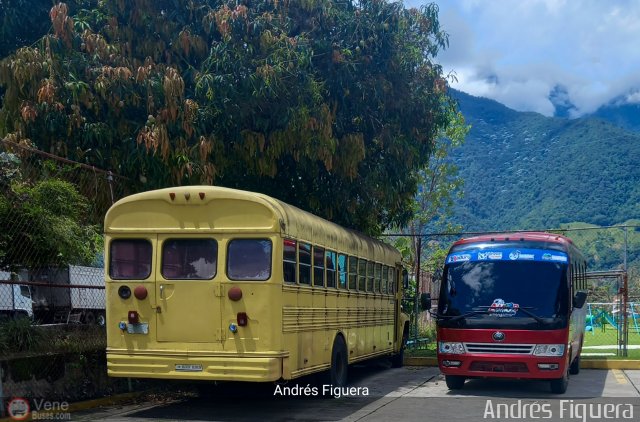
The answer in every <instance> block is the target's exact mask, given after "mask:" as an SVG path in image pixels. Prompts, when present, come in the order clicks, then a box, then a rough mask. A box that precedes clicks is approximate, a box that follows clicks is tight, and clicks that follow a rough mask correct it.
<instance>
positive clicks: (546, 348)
mask: <svg viewBox="0 0 640 422" xmlns="http://www.w3.org/2000/svg"><path fill="white" fill-rule="evenodd" d="M563 354H564V344H536V347H535V349H533V355H534V356H562V355H563Z"/></svg>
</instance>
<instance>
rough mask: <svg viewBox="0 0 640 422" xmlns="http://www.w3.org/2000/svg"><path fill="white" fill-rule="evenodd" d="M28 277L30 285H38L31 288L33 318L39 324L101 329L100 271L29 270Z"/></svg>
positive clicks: (72, 268) (77, 268) (76, 268)
mask: <svg viewBox="0 0 640 422" xmlns="http://www.w3.org/2000/svg"><path fill="white" fill-rule="evenodd" d="M28 275H29V277H28V280H29V281H31V282H34V283H38V284H35V285H32V286H31V298H32V300H33V318H34V319H35V320H36V321H37V322H38V323H40V324H52V323H54V324H57V323H62V324H66V323H83V324H98V325H104V322H105V313H104V308H105V298H104V269H103V268H96V267H83V266H77V265H69V266H67V267H42V268H35V269H30V270H29V272H28ZM74 286H81V287H75V288H74ZM93 286H95V288H92V287H93Z"/></svg>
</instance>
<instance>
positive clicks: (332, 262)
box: [325, 251, 337, 287]
mask: <svg viewBox="0 0 640 422" xmlns="http://www.w3.org/2000/svg"><path fill="white" fill-rule="evenodd" d="M325 261H326V266H327V287H336V268H337V265H336V253H335V252H333V251H327V252H325Z"/></svg>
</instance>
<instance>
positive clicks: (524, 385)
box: [73, 363, 640, 422]
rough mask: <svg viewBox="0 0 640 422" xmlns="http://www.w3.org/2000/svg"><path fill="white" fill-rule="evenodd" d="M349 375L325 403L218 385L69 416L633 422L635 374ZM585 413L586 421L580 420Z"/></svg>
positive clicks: (293, 387)
mask: <svg viewBox="0 0 640 422" xmlns="http://www.w3.org/2000/svg"><path fill="white" fill-rule="evenodd" d="M349 375H350V379H351V383H352V384H351V385H352V386H353V387H354V389H352V390H351V391H350V392H351V393H354V394H355V396H349V397H341V398H337V399H336V398H333V399H331V398H327V397H321V396H322V391H321V390H320V389H318V390H317V396H314V395H313V390H311V391H310V390H306V391H307V393H309V395H307V396H305V395H304V390H300V388H302V389H303V388H304V387H306V386H307V382H311V380H303V381H304V382H302V383H299V384H286V385H284V386H281V387H278V388H279V389H278V390H276V387H275V386H273V385H269V386H263V387H262V388H256V387H254V386H251V385H249V386H247V385H246V384H244V385H242V384H240V385H225V386H223V387H219V388H217V389H216V390H215V391H211V392H209V393H208V394H202V393H201V394H196V393H195V389H194V388H191V390H192V391H193V392H192V393H189V392H187V393H186V394H185V395H184V397H182V398H180V399H176V400H173V401H170V402H167V403H157V402H155V403H143V404H138V405H129V406H122V407H111V408H106V409H98V410H93V411H87V412H84V413H80V414H74V415H73V416H74V417H73V420H87V421H88V420H107V421H125V422H134V421H144V422H149V421H155V420H190V421H254V420H267V421H298V420H299V421H337V420H344V421H351V422H355V421H362V422H372V421H389V420H396V421H402V422H405V421H421V422H422V421H431V420H435V421H438V420H440V421H447V422H449V421H465V422H469V421H476V420H483V419H487V420H510V419H513V420H519V421H522V420H525V421H526V420H536V421H539V420H541V419H542V420H565V421H567V420H568V421H571V420H574V421H575V420H579V421H583V420H602V419H604V416H605V415H607V416H610V415H614V416H615V414H611V413H606V414H605V412H611V411H614V412H615V411H617V412H618V414H617V417H614V418H613V419H614V420H615V419H618V420H624V419H625V417H626V416H629V415H630V413H629V412H631V416H632V417H633V420H640V371H623V370H610V371H606V370H584V369H583V370H582V371H581V372H580V374H579V375H575V376H572V378H571V381H570V384H569V389H568V391H567V393H566V394H564V395H562V396H558V395H553V394H551V393H550V392H549V384H548V383H547V382H537V381H510V380H468V381H467V383H466V384H465V387H464V389H463V390H460V391H457V392H455V393H453V392H450V391H449V390H448V389H447V387H446V385H445V383H444V379H443V377H442V375H440V373H439V371H438V369H437V368H427V367H420V368H417V367H405V368H399V369H391V368H388V366H385V365H384V364H383V363H379V364H376V365H369V366H362V367H355V368H350V374H349ZM191 387H193V386H191ZM180 388H185V387H184V386H182V387H180ZM287 388H288V389H287ZM358 388H359V389H358ZM186 389H187V391H188V390H189V386H188V385H187V387H186ZM365 389H366V391H365ZM278 392H282V393H283V395H280V394H278ZM274 393H275V395H274ZM284 393H293V394H298V395H297V396H290V395H289V396H286V395H284ZM328 395H329V394H328V392H327V396H328ZM589 411H591V412H592V414H593V415H594V416H598V413H597V412H600V418H590V417H589V414H588V412H589ZM518 412H519V413H518ZM584 413H586V418H583V417H582V415H583V414H584ZM536 417H538V418H536ZM610 419H611V418H610Z"/></svg>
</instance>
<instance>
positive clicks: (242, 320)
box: [237, 312, 249, 327]
mask: <svg viewBox="0 0 640 422" xmlns="http://www.w3.org/2000/svg"><path fill="white" fill-rule="evenodd" d="M237 320H238V325H239V326H240V327H246V325H247V324H248V323H249V317H248V316H247V313H246V312H238V318H237Z"/></svg>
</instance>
